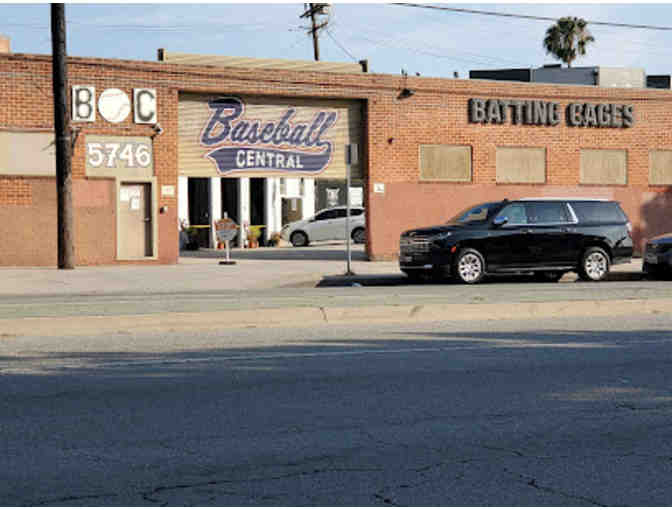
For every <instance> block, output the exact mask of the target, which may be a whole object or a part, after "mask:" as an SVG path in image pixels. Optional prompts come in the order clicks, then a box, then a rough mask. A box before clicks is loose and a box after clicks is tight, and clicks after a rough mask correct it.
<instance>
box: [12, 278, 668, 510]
mask: <svg viewBox="0 0 672 510" xmlns="http://www.w3.org/2000/svg"><path fill="white" fill-rule="evenodd" d="M568 286H569V287H571V286H572V285H568ZM496 287H499V285H497V286H496ZM523 287H527V285H523ZM323 290H324V289H323ZM671 325H672V318H671V317H669V316H665V315H647V316H643V315H636V316H626V317H591V318H585V319H582V320H581V321H576V320H573V319H571V318H553V319H543V320H539V319H536V320H535V319H531V318H527V319H523V320H509V321H507V320H502V321H498V322H496V323H493V322H492V321H490V320H489V319H488V318H482V319H481V320H473V321H464V320H445V321H440V322H432V323H425V324H422V323H412V324H400V323H397V324H382V325H377V326H376V327H370V326H369V325H368V324H360V325H356V326H351V325H331V324H330V325H322V326H319V327H304V326H303V325H302V324H299V325H298V327H296V326H295V327H289V328H277V329H275V330H273V332H272V334H269V333H270V331H269V330H266V329H261V328H242V329H223V330H217V331H213V332H206V331H189V332H187V333H184V332H162V333H161V334H142V333H140V334H138V333H131V332H128V333H117V334H111V335H101V334H96V335H91V336H75V337H68V336H64V337H41V336H32V337H31V336H25V337H17V338H1V336H0V360H1V361H0V377H1V378H2V390H1V391H0V424H1V426H2V435H1V437H0V453H1V455H0V458H2V461H0V479H1V480H2V483H0V502H2V504H3V505H8V506H10V507H18V506H29V507H31V506H57V507H65V506H68V507H70V506H87V507H92V506H108V507H110V506H111V507H137V506H140V507H150V506H152V507H153V506H157V507H158V506H168V507H178V506H197V507H199V506H218V507H229V506H234V507H235V506H248V505H254V506H264V507H268V506H280V507H286V506H289V507H298V506H320V507H321V506H325V507H335V506H348V507H365V506H420V507H429V506H460V507H466V506H476V507H485V506H503V507H513V506H516V507H521V506H525V507H541V506H544V507H546V506H549V507H559V506H579V507H583V506H620V507H625V506H635V507H655V506H669V505H670V502H671V501H672V486H671V485H670V483H669V481H670V478H671V477H672V442H671V441H670V427H671V426H672V391H671V390H672V387H671V386H670V377H669V374H670V369H671V368H672V365H671V363H672V362H671V360H672V356H671V354H672V342H670V340H671V338H670V331H671V330H672V328H671Z"/></svg>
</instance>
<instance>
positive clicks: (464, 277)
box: [454, 248, 485, 283]
mask: <svg viewBox="0 0 672 510" xmlns="http://www.w3.org/2000/svg"><path fill="white" fill-rule="evenodd" d="M454 274H455V276H456V277H457V279H458V280H460V281H461V282H462V283H478V282H480V281H481V280H482V279H483V277H484V276H485V260H484V259H483V255H481V254H480V253H479V252H478V250H474V249H473V248H465V249H464V250H462V251H461V252H460V253H459V254H458V255H457V258H456V259H455V271H454Z"/></svg>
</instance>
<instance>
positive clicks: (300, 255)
mask: <svg viewBox="0 0 672 510" xmlns="http://www.w3.org/2000/svg"><path fill="white" fill-rule="evenodd" d="M230 256H231V259H232V260H346V258H347V248H346V245H345V244H344V243H325V244H319V245H314V246H313V245H311V246H307V247H305V248H294V247H292V246H290V247H273V248H263V247H262V248H253V249H244V248H234V249H232V250H231V255H230ZM180 257H184V258H201V259H208V258H217V259H221V258H224V257H226V250H214V249H208V248H201V249H200V250H197V251H184V250H183V251H180ZM350 258H351V260H355V261H367V260H368V258H367V256H366V252H365V251H364V245H361V244H353V245H350Z"/></svg>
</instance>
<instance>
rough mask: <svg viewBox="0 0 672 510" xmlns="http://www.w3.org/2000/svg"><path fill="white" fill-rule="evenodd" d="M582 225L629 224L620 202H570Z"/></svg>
mask: <svg viewBox="0 0 672 510" xmlns="http://www.w3.org/2000/svg"><path fill="white" fill-rule="evenodd" d="M570 205H571V206H572V209H574V212H575V213H576V216H577V217H578V219H579V221H580V222H581V223H627V221H628V218H627V216H626V215H625V213H624V212H623V210H622V209H621V206H620V205H619V204H618V202H570Z"/></svg>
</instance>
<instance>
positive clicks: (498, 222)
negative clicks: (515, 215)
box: [492, 216, 509, 227]
mask: <svg viewBox="0 0 672 510" xmlns="http://www.w3.org/2000/svg"><path fill="white" fill-rule="evenodd" d="M508 221H509V217H508V216H495V219H494V220H492V224H493V225H494V226H495V227H501V226H502V225H504V224H505V223H508Z"/></svg>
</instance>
